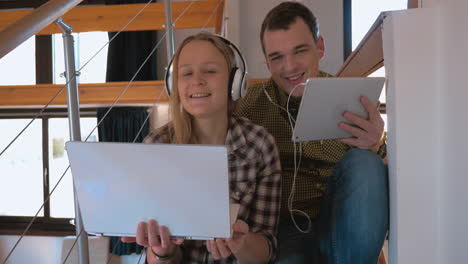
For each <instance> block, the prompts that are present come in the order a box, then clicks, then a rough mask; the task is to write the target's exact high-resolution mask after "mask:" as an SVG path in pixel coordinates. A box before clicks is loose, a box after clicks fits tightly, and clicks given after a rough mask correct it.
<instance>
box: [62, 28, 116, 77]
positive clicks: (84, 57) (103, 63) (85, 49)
mask: <svg viewBox="0 0 468 264" xmlns="http://www.w3.org/2000/svg"><path fill="white" fill-rule="evenodd" d="M73 37H74V40H75V54H76V57H77V59H76V69H77V70H78V69H79V68H81V66H83V65H84V64H85V63H86V62H87V61H88V60H90V59H91V58H92V56H94V54H95V53H96V52H97V51H98V50H99V49H100V48H101V47H102V46H104V44H106V43H107V42H108V41H109V39H108V35H107V32H87V33H74V34H73ZM107 48H108V46H106V47H105V48H103V49H102V50H101V51H100V52H99V54H98V55H97V56H96V57H95V58H93V59H92V60H91V62H89V63H88V64H87V65H86V66H85V67H84V68H83V70H82V71H81V74H80V77H79V78H78V80H79V82H80V83H104V82H105V81H106V70H107ZM63 52H64V51H63V37H62V35H61V34H55V35H54V83H56V84H64V83H65V82H66V80H65V77H61V74H62V73H64V72H65V61H64V53H63Z"/></svg>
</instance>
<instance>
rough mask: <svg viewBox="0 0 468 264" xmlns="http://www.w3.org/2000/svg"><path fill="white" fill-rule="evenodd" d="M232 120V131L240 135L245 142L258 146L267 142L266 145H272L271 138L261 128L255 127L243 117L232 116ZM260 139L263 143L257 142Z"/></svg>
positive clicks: (255, 125) (266, 131) (268, 133)
mask: <svg viewBox="0 0 468 264" xmlns="http://www.w3.org/2000/svg"><path fill="white" fill-rule="evenodd" d="M232 120H233V121H232V122H233V124H234V131H235V132H236V133H237V134H239V135H242V136H243V137H244V138H245V139H246V141H247V142H250V143H254V145H259V143H260V142H264V140H267V141H268V143H273V144H274V138H273V136H272V135H271V134H270V132H268V130H267V129H266V128H264V127H263V126H261V125H257V124H255V123H254V122H252V121H251V120H249V119H248V118H245V117H239V116H233V117H232ZM260 139H262V140H263V141H259V140H260Z"/></svg>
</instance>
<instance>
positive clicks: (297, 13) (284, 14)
mask: <svg viewBox="0 0 468 264" xmlns="http://www.w3.org/2000/svg"><path fill="white" fill-rule="evenodd" d="M297 18H302V20H304V23H305V24H306V25H307V26H308V27H309V29H310V32H311V33H312V36H313V38H314V41H317V39H318V36H319V25H318V21H317V18H316V17H315V16H314V14H313V13H312V11H310V10H309V8H307V7H306V6H304V5H303V4H301V3H298V2H282V3H281V4H279V5H277V6H276V7H275V8H273V9H272V10H270V12H268V14H267V15H266V17H265V19H264V20H263V23H262V29H261V30H260V41H261V43H262V50H263V53H265V43H264V42H263V34H264V33H265V31H266V30H279V29H282V30H288V29H289V26H290V25H291V24H292V23H294V22H295V21H296V19H297Z"/></svg>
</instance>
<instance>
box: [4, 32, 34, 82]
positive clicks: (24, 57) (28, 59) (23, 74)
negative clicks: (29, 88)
mask: <svg viewBox="0 0 468 264" xmlns="http://www.w3.org/2000/svg"><path fill="white" fill-rule="evenodd" d="M35 52H36V37H31V38H29V39H28V40H26V41H25V42H24V43H23V44H21V45H20V46H18V47H17V48H16V49H14V50H12V51H11V52H10V53H8V54H7V55H6V56H5V57H3V58H1V59H0V72H1V74H0V85H29V84H36V63H35V58H36V55H35Z"/></svg>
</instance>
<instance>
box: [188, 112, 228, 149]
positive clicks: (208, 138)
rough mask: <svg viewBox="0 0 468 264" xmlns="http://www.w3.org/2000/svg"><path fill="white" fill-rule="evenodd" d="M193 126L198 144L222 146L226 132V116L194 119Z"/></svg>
mask: <svg viewBox="0 0 468 264" xmlns="http://www.w3.org/2000/svg"><path fill="white" fill-rule="evenodd" d="M193 124H194V132H195V136H196V138H197V140H198V143H199V144H206V145H224V142H225V140H226V134H227V130H228V117H227V115H220V116H218V117H215V118H214V117H213V118H195V119H194V122H193Z"/></svg>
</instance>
